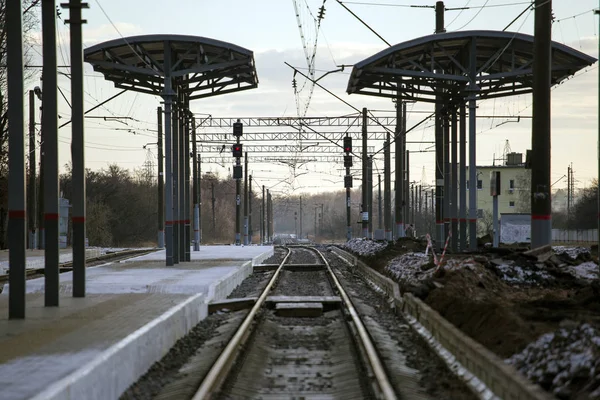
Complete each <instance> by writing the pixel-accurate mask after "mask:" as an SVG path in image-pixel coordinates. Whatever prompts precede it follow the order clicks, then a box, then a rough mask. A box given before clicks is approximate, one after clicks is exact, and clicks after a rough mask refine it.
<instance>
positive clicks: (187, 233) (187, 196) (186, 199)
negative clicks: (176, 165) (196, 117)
mask: <svg viewBox="0 0 600 400" xmlns="http://www.w3.org/2000/svg"><path fill="white" fill-rule="evenodd" d="M190 119H193V117H192V118H190V101H189V98H188V96H185V116H184V118H183V119H182V123H184V124H185V129H184V130H183V133H184V135H185V140H184V153H185V158H184V162H185V165H184V170H183V171H184V178H185V184H184V187H183V188H184V196H183V211H184V212H183V216H184V220H185V221H184V223H185V226H184V232H183V234H184V237H185V240H184V245H185V253H184V254H185V261H191V260H192V255H191V253H190V248H191V246H192V243H191V241H192V235H191V233H192V232H191V231H192V226H191V221H190V213H191V211H192V207H190V200H191V194H192V193H191V189H192V188H191V182H190V175H191V171H190V167H191V166H190V161H191V160H190V158H191V157H190V122H191V121H190ZM193 167H194V170H195V169H196V165H193ZM195 189H196V187H194V190H195Z"/></svg>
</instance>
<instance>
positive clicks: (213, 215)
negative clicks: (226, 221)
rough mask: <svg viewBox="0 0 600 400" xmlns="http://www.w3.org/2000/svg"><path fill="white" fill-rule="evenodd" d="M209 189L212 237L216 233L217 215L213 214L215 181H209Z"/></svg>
mask: <svg viewBox="0 0 600 400" xmlns="http://www.w3.org/2000/svg"><path fill="white" fill-rule="evenodd" d="M210 191H211V203H212V233H213V239H214V237H215V235H216V233H217V215H216V214H215V202H216V200H217V199H215V182H214V181H211V182H210Z"/></svg>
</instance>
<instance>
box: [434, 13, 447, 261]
mask: <svg viewBox="0 0 600 400" xmlns="http://www.w3.org/2000/svg"><path fill="white" fill-rule="evenodd" d="M444 12H445V9H444V2H443V1H437V2H436V3H435V33H436V34H437V33H444V32H446V29H445V27H444ZM442 101H443V98H442V95H441V91H440V90H438V94H437V95H436V103H435V224H436V230H435V239H436V242H437V247H438V249H441V248H442V246H443V241H444V209H443V207H444V196H445V195H446V193H444V186H445V185H444V127H443V116H442V112H443V105H442Z"/></svg>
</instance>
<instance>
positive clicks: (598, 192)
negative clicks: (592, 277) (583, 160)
mask: <svg viewBox="0 0 600 400" xmlns="http://www.w3.org/2000/svg"><path fill="white" fill-rule="evenodd" d="M595 14H596V15H599V16H600V1H598V9H597V10H596V11H595ZM598 22H599V24H598V25H599V28H600V19H599V20H598ZM598 54H600V41H599V42H598ZM598 98H599V99H600V69H599V70H598ZM597 124H598V127H597V129H598V150H597V153H598V179H599V180H600V101H598V121H597ZM596 196H597V198H598V224H597V229H598V231H597V232H598V233H597V235H598V240H597V242H596V245H597V246H598V249H597V252H598V254H599V255H600V181H599V182H598V185H597V189H596ZM598 278H600V265H599V266H598Z"/></svg>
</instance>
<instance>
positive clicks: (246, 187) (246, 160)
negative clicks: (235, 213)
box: [244, 151, 248, 246]
mask: <svg viewBox="0 0 600 400" xmlns="http://www.w3.org/2000/svg"><path fill="white" fill-rule="evenodd" d="M247 245H248V152H247V151H246V152H245V153H244V246H247Z"/></svg>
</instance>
